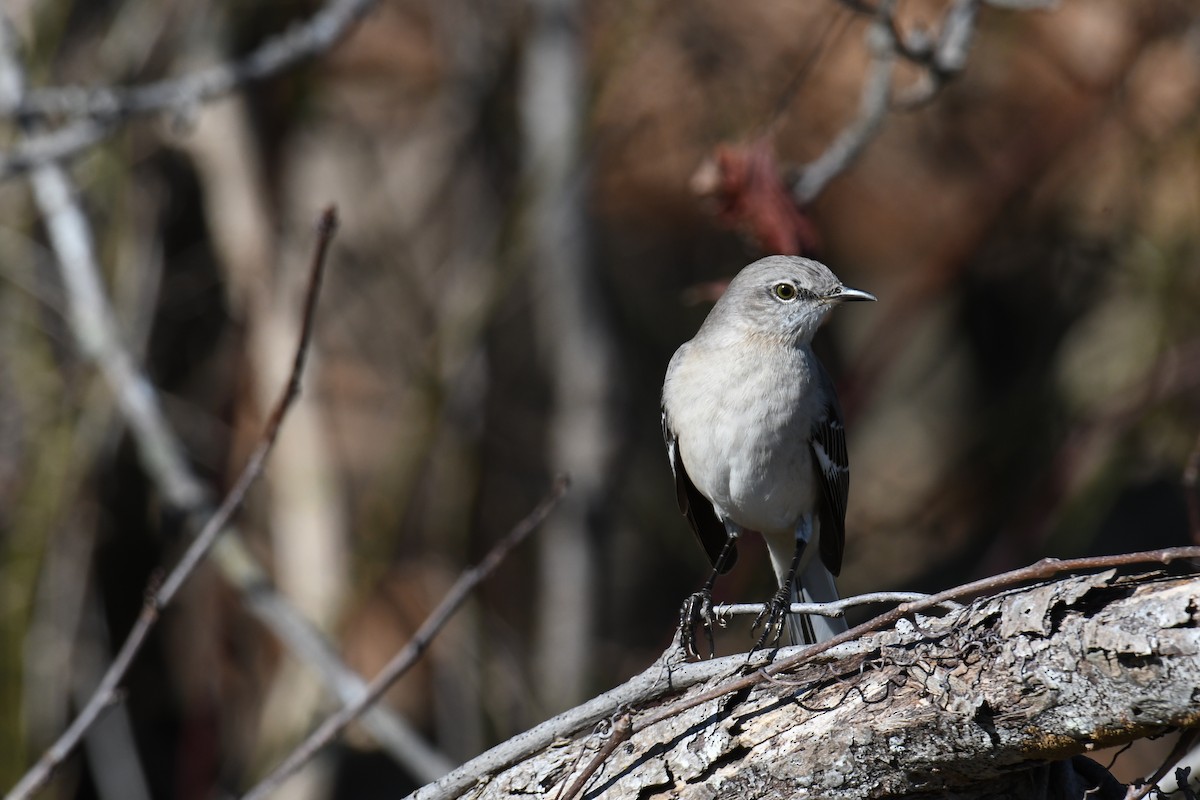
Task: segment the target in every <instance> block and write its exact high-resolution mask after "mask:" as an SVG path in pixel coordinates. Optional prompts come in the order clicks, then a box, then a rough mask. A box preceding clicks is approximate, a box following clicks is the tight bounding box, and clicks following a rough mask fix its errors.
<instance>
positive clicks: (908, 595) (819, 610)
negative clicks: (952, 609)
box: [712, 592, 957, 623]
mask: <svg viewBox="0 0 1200 800" xmlns="http://www.w3.org/2000/svg"><path fill="white" fill-rule="evenodd" d="M926 597H929V595H927V594H925V593H923V592H868V593H866V594H856V595H854V596H853V597H844V598H842V599H841V600H835V601H833V602H832V603H792V605H791V607H789V608H788V613H789V614H806V615H809V616H818V617H844V616H846V609H848V608H858V607H859V606H870V605H877V604H880V603H911V602H913V601H915V600H924V599H925V598H926ZM947 605H952V606H953V605H957V604H954V603H951V604H947ZM764 608H766V605H765V604H764V603H722V604H720V605H716V606H713V610H712V611H713V616H714V617H716V618H717V620H718V622H721V623H723V622H724V621H725V620H727V619H728V618H729V617H733V616H739V615H748V614H761V613H762V612H763V609H764Z"/></svg>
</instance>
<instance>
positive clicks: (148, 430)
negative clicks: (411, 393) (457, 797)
mask: <svg viewBox="0 0 1200 800" xmlns="http://www.w3.org/2000/svg"><path fill="white" fill-rule="evenodd" d="M18 44H19V43H18V41H17V36H16V33H15V31H14V29H13V28H12V25H11V23H10V22H9V20H8V18H7V17H6V16H5V15H4V14H3V13H2V12H0V106H4V105H5V104H8V105H19V103H20V101H21V97H22V96H23V94H24V92H25V91H26V87H25V83H26V81H25V70H24V66H23V65H22V64H21V62H20V60H19V59H18V58H17V51H18ZM80 124H84V125H90V124H92V123H91V122H90V121H87V120H85V121H83V122H81V123H80ZM22 127H23V128H25V129H26V131H25V132H26V134H27V135H28V134H29V132H30V131H29V130H28V129H29V128H31V127H32V123H31V122H29V121H28V120H26V121H24V124H23V126H22ZM26 141H28V140H26ZM31 183H32V184H33V185H34V188H35V198H36V199H37V200H38V202H39V204H40V206H41V211H42V215H43V217H44V218H45V223H46V229H47V231H48V233H49V236H50V240H51V244H52V246H53V248H54V250H55V254H56V256H57V257H58V261H59V264H60V269H61V272H62V275H63V286H64V289H65V295H66V301H67V302H66V306H67V314H66V316H67V320H68V322H69V324H70V327H71V330H72V333H73V334H74V336H75V339H76V341H77V342H78V346H79V348H80V350H81V352H83V353H84V354H85V355H86V356H87V357H88V358H89V359H90V360H92V362H93V363H95V364H96V366H97V368H98V369H99V371H100V373H101V375H102V376H103V377H104V379H105V381H106V382H107V383H108V385H109V388H110V389H111V391H112V393H113V395H114V397H115V398H116V400H117V406H118V408H119V410H120V412H121V416H122V419H123V420H124V421H125V424H126V425H128V427H129V430H130V433H131V434H132V438H133V440H134V442H135V443H136V446H137V448H138V454H139V456H140V458H141V461H142V466H143V468H144V469H145V472H146V474H147V476H148V477H149V479H150V480H151V481H152V482H153V483H154V486H155V489H156V490H157V491H158V493H159V494H160V495H161V496H162V497H163V499H164V500H165V502H166V503H167V504H169V505H170V506H172V507H173V508H175V509H176V510H178V511H180V512H182V514H183V516H184V517H185V519H186V521H187V523H188V525H194V526H195V527H199V525H200V523H201V522H202V521H203V520H204V519H206V518H207V516H208V515H209V514H211V513H212V508H211V506H210V504H209V502H208V497H207V493H206V491H205V488H204V485H203V484H202V483H201V482H200V480H199V479H198V478H197V477H196V476H195V474H194V473H193V471H192V469H191V467H190V466H189V465H188V462H187V459H186V458H185V457H184V453H183V446H182V444H181V443H180V441H179V438H178V437H177V436H176V435H175V433H174V431H173V430H172V429H171V426H170V425H169V424H168V422H167V420H166V417H165V415H164V414H163V411H162V408H161V405H160V404H159V401H158V391H157V389H156V388H155V386H154V384H153V383H151V381H150V379H149V378H148V377H147V376H146V375H145V373H144V372H143V371H142V369H141V368H140V367H139V365H138V363H137V361H136V359H135V358H134V357H133V355H132V354H131V353H130V352H129V350H128V348H127V347H126V346H125V344H124V343H123V342H122V338H121V334H120V330H119V326H118V323H117V320H116V315H115V314H114V313H113V310H112V308H111V305H110V303H109V301H108V298H107V297H106V295H105V292H104V288H103V285H102V283H101V280H100V268H99V264H98V260H97V258H96V254H95V246H94V244H93V237H92V232H91V228H90V224H89V222H88V219H87V217H86V216H85V215H84V213H83V211H82V209H81V208H80V207H79V203H78V201H77V199H76V198H75V191H74V188H73V186H72V185H71V181H70V178H69V176H68V175H67V174H66V172H65V171H64V170H63V169H62V168H61V167H60V166H59V165H58V164H57V163H54V162H50V163H47V164H44V165H43V166H41V167H40V168H37V169H35V170H34V171H33V174H32V175H31ZM230 533H231V535H230V536H227V537H222V538H221V539H220V540H219V541H218V542H217V544H216V546H215V548H214V549H213V551H212V554H211V556H212V560H213V563H214V564H215V565H216V567H217V568H218V569H219V570H220V572H221V574H222V576H224V578H225V579H226V580H227V581H229V582H230V584H231V585H233V586H234V587H235V588H237V589H238V590H239V591H240V592H241V594H242V597H243V598H244V600H245V603H246V606H247V608H248V609H249V611H250V612H251V613H252V614H253V615H254V616H255V617H256V618H257V619H259V620H260V621H261V622H262V623H263V624H264V625H266V626H267V627H268V628H269V629H270V630H271V631H272V633H274V634H275V636H276V637H278V638H279V640H280V641H281V642H282V643H283V644H284V645H285V646H286V647H287V648H288V649H289V650H291V651H292V652H293V653H294V654H295V656H296V658H297V659H298V660H299V661H300V663H302V664H305V665H308V666H310V667H311V668H312V669H314V670H315V671H316V672H317V674H318V675H319V676H320V678H321V680H322V682H323V683H324V684H325V685H326V686H327V687H328V688H329V689H330V691H332V693H333V694H334V695H336V696H337V698H338V699H339V700H340V701H341V702H342V704H347V703H351V702H354V701H356V700H358V699H359V698H360V697H362V695H363V693H364V692H365V691H366V681H365V680H363V678H362V677H361V676H359V675H358V674H357V673H355V672H354V671H353V670H351V669H350V668H349V667H347V666H346V665H345V664H344V663H343V662H342V661H341V659H340V658H339V657H338V654H337V651H336V650H335V649H334V648H333V647H332V646H331V645H330V643H329V641H328V640H327V639H326V637H325V636H324V635H323V634H322V633H321V632H320V631H319V630H318V629H317V628H316V627H315V626H314V625H313V624H312V623H310V622H309V621H308V620H307V619H305V618H304V616H303V614H301V613H300V612H299V611H297V610H296V608H295V606H294V605H292V604H291V603H289V602H288V601H287V599H286V598H284V597H282V596H281V595H280V594H279V592H278V591H276V590H275V588H274V586H273V585H272V584H271V581H270V577H269V576H268V575H267V573H266V571H265V570H264V569H263V568H262V566H261V565H260V564H259V563H258V561H257V560H256V559H255V558H254V556H253V555H252V554H251V553H250V551H249V549H248V548H247V547H246V546H245V543H244V542H243V541H242V540H241V538H240V537H239V536H238V535H236V531H235V530H234V529H233V528H231V529H230ZM363 725H364V727H365V728H366V729H367V730H368V731H369V732H370V733H371V735H372V736H373V737H374V738H375V740H376V742H378V743H379V745H380V746H381V747H382V748H383V749H384V750H385V751H387V753H388V754H389V755H391V756H392V757H393V758H395V759H396V760H397V761H398V762H399V763H401V764H403V765H404V766H405V767H406V768H407V769H408V770H409V771H410V772H412V773H413V774H415V775H420V776H422V778H423V779H424V780H434V779H436V778H437V777H438V776H440V775H444V774H445V773H446V772H447V771H449V769H450V768H451V766H452V764H451V763H450V761H449V759H447V758H446V757H445V756H443V755H442V754H441V753H438V752H437V751H435V750H434V749H433V748H432V747H430V746H429V744H428V743H426V742H425V741H424V740H423V739H422V738H421V737H420V736H419V735H418V734H417V733H416V732H415V731H414V730H413V729H412V726H411V725H409V724H408V723H406V722H405V721H404V719H403V718H402V717H400V716H398V715H396V714H394V713H392V712H391V711H389V710H388V709H386V708H383V707H374V708H372V709H371V710H370V711H369V712H368V714H367V716H366V718H365V719H364V720H363Z"/></svg>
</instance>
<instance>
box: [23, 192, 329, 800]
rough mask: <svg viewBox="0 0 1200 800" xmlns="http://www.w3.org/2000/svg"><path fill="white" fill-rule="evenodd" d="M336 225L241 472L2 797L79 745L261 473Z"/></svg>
mask: <svg viewBox="0 0 1200 800" xmlns="http://www.w3.org/2000/svg"><path fill="white" fill-rule="evenodd" d="M336 230H337V214H336V212H335V211H334V209H333V208H332V207H330V208H328V209H326V210H325V212H324V213H323V214H322V215H321V222H320V225H319V226H318V230H317V243H316V246H315V247H314V249H313V260H312V267H311V274H310V279H309V285H308V292H309V294H308V296H307V297H306V298H305V304H304V309H305V314H304V319H303V321H302V323H301V335H300V341H299V343H298V344H297V347H296V358H295V360H294V361H293V364H292V372H291V375H290V376H289V378H288V382H287V385H286V386H285V387H284V390H283V394H282V395H281V396H280V398H279V401H278V403H277V404H276V406H275V409H274V410H273V411H272V413H271V416H270V418H269V419H268V421H267V425H266V427H265V428H264V430H263V433H262V436H261V437H260V439H259V443H258V446H257V447H256V448H255V449H254V452H253V453H252V454H251V456H250V458H249V459H248V460H247V462H246V465H245V466H244V467H243V468H242V471H241V474H240V475H239V476H238V480H237V482H236V483H235V484H234V485H233V488H232V489H230V490H229V493H228V494H226V495H225V499H224V500H223V501H222V502H221V505H220V506H218V507H217V510H216V511H215V512H213V514H212V516H210V517H209V518H208V521H207V522H206V523H205V525H204V527H203V528H202V529H201V531H200V533H199V534H198V535H197V536H196V538H195V539H194V540H193V541H192V543H191V545H190V546H189V547H188V549H187V552H185V553H184V555H183V557H182V558H181V559H180V560H179V562H178V563H177V564H176V565H175V568H174V569H172V570H171V572H170V574H169V575H168V576H167V578H166V580H165V581H164V582H163V583H162V585H161V586H160V587H159V588H158V589H157V590H154V589H152V590H151V591H150V592H149V593H148V595H147V598H146V602H145V603H144V604H143V605H142V611H141V613H140V614H139V615H138V618H137V621H136V622H135V623H134V625H133V629H132V630H131V631H130V632H129V635H128V636H127V637H126V639H125V642H124V644H122V645H121V649H120V651H119V652H118V653H117V656H116V658H114V659H113V662H112V664H111V665H110V666H109V668H108V671H107V672H105V673H104V677H103V678H102V679H101V680H100V684H99V685H98V686H97V687H96V690H95V691H94V692H93V693H92V697H91V699H90V700H89V701H88V702H87V704H86V705H85V706H84V707H83V710H82V711H80V712H79V715H78V716H77V717H76V718H75V720H74V721H73V722H72V723H71V724H70V725H69V726H68V727H67V729H66V730H65V731H64V732H63V734H62V735H61V736H60V737H59V738H58V740H57V741H55V742H54V744H53V745H51V746H50V748H49V749H48V750H47V751H46V752H45V753H44V754H43V755H42V757H41V758H40V759H38V761H37V763H36V764H35V765H34V766H33V767H32V768H31V769H30V770H29V771H28V772H27V773H25V775H24V776H23V777H22V778H21V780H20V781H18V782H17V785H16V786H14V787H13V788H12V790H11V791H10V792H9V793H8V794H7V795H6V796H5V797H6V800H23V798H27V797H29V796H30V795H32V794H33V793H34V792H36V791H37V790H38V789H39V788H41V787H42V786H43V785H45V783H46V781H48V780H49V779H50V776H51V774H52V773H53V771H54V769H55V768H56V767H57V766H58V765H59V764H61V763H62V761H63V759H65V758H66V757H67V756H68V755H69V754H70V753H71V751H72V750H74V749H75V747H76V746H77V745H78V744H79V740H80V738H81V737H82V736H83V734H84V733H85V732H86V731H87V730H88V728H90V727H91V726H92V725H93V724H94V723H95V722H96V720H97V719H98V718H99V716H100V713H101V712H102V711H103V710H104V709H105V708H107V707H108V706H109V705H111V704H112V703H113V702H115V701H116V699H117V686H118V685H119V684H120V683H121V681H122V680H124V678H125V674H126V673H127V672H128V671H129V667H130V665H131V664H132V663H133V659H134V658H135V657H136V656H137V654H138V653H139V652H140V651H141V649H142V645H143V644H145V641H146V636H147V634H149V633H150V630H151V629H152V628H153V627H154V624H155V623H156V622H157V621H158V618H159V614H160V612H161V611H162V610H163V609H164V608H165V607H166V606H167V605H168V604H169V603H170V602H171V600H172V599H174V597H175V595H176V594H177V593H178V592H179V589H180V588H181V587H182V586H183V584H184V582H185V581H186V580H187V579H188V578H189V577H191V575H192V573H193V572H194V571H195V569H196V566H197V565H198V564H199V563H200V560H201V559H202V558H203V557H204V554H205V553H206V552H207V551H208V550H209V549H210V548H211V547H212V546H213V543H215V542H216V540H217V537H218V536H219V535H220V534H221V532H222V531H224V530H225V528H226V526H227V525H228V524H229V520H230V519H231V518H232V517H233V515H234V513H235V512H237V510H238V509H239V508H240V507H241V505H242V502H243V501H244V500H245V498H246V493H247V491H249V489H250V486H251V485H252V484H253V483H254V481H255V480H257V479H258V476H259V475H261V474H262V471H263V467H264V465H265V464H266V460H267V456H269V455H270V453H271V448H272V447H274V445H275V441H276V439H277V438H278V436H279V430H280V427H281V426H282V424H283V419H284V417H285V416H286V415H287V412H288V409H289V408H291V406H292V403H293V402H294V401H295V399H296V397H297V396H298V394H299V389H298V387H299V382H300V376H301V373H302V372H303V370H304V362H305V358H306V357H307V354H308V346H309V342H310V341H311V339H312V328H313V323H314V317H315V314H314V311H315V308H316V295H317V293H318V292H319V291H320V287H321V277H322V275H323V274H324V271H325V256H326V253H327V252H328V248H329V242H330V241H331V240H332V238H333V235H334V233H335V231H336Z"/></svg>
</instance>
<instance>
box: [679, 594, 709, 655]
mask: <svg viewBox="0 0 1200 800" xmlns="http://www.w3.org/2000/svg"><path fill="white" fill-rule="evenodd" d="M697 625H699V626H701V627H702V628H703V630H704V638H705V639H707V640H708V657H709V658H712V657H713V656H714V655H716V652H717V647H716V643H715V642H714V640H713V610H712V592H711V591H710V590H708V589H701V590H700V591H698V592H695V593H693V594H690V595H688V597H687V599H686V600H684V601H683V607H682V608H680V609H679V638H680V641H681V642H682V643H683V647H684V649H685V650H686V651H687V654H688V656H689V657H691V658H702V656H701V655H700V652H699V650H697V649H696V626H697Z"/></svg>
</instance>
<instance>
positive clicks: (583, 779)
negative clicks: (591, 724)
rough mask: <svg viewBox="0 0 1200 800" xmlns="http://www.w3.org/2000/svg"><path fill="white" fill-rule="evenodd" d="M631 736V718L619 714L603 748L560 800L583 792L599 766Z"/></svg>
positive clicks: (566, 799) (571, 798) (572, 797)
mask: <svg viewBox="0 0 1200 800" xmlns="http://www.w3.org/2000/svg"><path fill="white" fill-rule="evenodd" d="M631 735H633V718H632V717H631V716H630V715H629V714H628V713H624V714H619V715H618V716H617V718H616V720H615V721H614V722H613V725H612V729H611V730H610V731H609V732H608V738H607V739H605V741H604V746H603V747H601V748H600V751H599V752H597V753H596V755H594V756H593V757H592V760H591V761H589V762H588V765H587V766H586V767H584V768H583V772H581V773H579V777H578V778H576V779H575V781H574V783H572V784H571V785H570V787H568V789H567V790H566V791H565V792H563V795H562V797H561V798H560V800H575V795H577V794H579V793H580V792H581V791H583V787H584V786H586V785H587V782H588V781H589V780H590V779H591V777H592V776H593V775H595V774H596V770H598V769H600V766H601V765H602V764H604V762H605V761H607V760H608V757H609V756H611V755H612V754H613V753H614V752H616V749H617V748H618V747H620V746H621V743H622V742H625V741H627V740H628V739H629V737H630V736H631Z"/></svg>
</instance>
